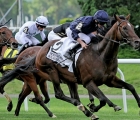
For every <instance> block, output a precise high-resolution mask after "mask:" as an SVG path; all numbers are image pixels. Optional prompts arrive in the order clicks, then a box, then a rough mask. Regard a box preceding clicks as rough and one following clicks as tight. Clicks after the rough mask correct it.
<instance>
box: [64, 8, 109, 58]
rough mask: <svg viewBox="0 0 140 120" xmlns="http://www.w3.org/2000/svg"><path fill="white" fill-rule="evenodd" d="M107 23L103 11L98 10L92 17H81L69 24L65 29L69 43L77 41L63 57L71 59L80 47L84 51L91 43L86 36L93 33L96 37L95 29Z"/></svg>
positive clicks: (106, 16)
mask: <svg viewBox="0 0 140 120" xmlns="http://www.w3.org/2000/svg"><path fill="white" fill-rule="evenodd" d="M107 22H109V16H108V13H107V12H106V11H104V10H98V11H97V12H96V13H95V14H94V16H83V17H80V18H77V19H76V20H74V21H73V22H71V24H70V27H69V28H68V29H67V36H68V37H69V39H71V41H77V43H76V44H75V45H74V46H73V47H72V48H71V49H69V50H68V51H66V53H65V54H64V56H65V57H66V58H68V59H71V58H72V55H73V53H75V52H76V50H77V49H78V48H80V47H82V48H85V49H86V48H87V46H88V45H87V44H89V43H90V41H91V39H90V37H89V36H88V35H89V34H90V33H94V35H95V36H96V35H97V29H98V28H101V27H103V26H104V24H106V23H107ZM79 43H80V44H79Z"/></svg>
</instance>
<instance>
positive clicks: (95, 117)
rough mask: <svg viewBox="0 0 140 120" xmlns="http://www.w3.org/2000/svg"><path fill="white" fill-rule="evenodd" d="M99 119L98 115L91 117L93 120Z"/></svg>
mask: <svg viewBox="0 0 140 120" xmlns="http://www.w3.org/2000/svg"><path fill="white" fill-rule="evenodd" d="M98 119H99V117H98V116H96V115H92V116H91V120H98Z"/></svg>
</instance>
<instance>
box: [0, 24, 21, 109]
mask: <svg viewBox="0 0 140 120" xmlns="http://www.w3.org/2000/svg"><path fill="white" fill-rule="evenodd" d="M17 47H18V43H17V41H16V40H15V38H14V37H13V35H12V31H11V30H10V29H8V27H7V26H4V25H0V69H1V68H2V66H3V65H4V64H7V63H8V64H9V63H13V62H14V61H15V60H16V59H10V58H8V59H7V58H3V56H4V53H5V50H6V49H7V48H11V49H17ZM1 70H2V69H1ZM1 70H0V71H1ZM1 72H2V71H1ZM1 94H3V95H4V96H5V97H6V99H7V100H8V102H9V104H8V106H12V101H11V99H10V97H9V96H8V94H7V93H6V92H1ZM7 109H9V108H8V107H7Z"/></svg>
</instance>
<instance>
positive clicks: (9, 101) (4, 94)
mask: <svg viewBox="0 0 140 120" xmlns="http://www.w3.org/2000/svg"><path fill="white" fill-rule="evenodd" d="M0 93H1V94H2V95H3V96H4V97H5V98H6V99H7V101H8V105H7V110H8V111H9V112H10V111H11V110H12V108H13V103H12V100H11V98H10V97H9V95H8V94H7V93H6V92H5V91H4V90H3V89H2V88H1V89H0Z"/></svg>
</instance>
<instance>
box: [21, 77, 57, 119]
mask: <svg viewBox="0 0 140 120" xmlns="http://www.w3.org/2000/svg"><path fill="white" fill-rule="evenodd" d="M22 79H23V80H24V81H26V82H27V84H28V85H29V86H30V88H31V90H32V91H33V93H34V95H35V98H36V100H37V102H38V104H40V105H41V106H42V107H43V108H44V109H45V111H46V112H47V113H48V115H49V116H50V117H52V118H54V117H56V116H55V115H54V114H53V113H52V112H51V111H50V110H49V109H48V108H47V107H46V106H45V104H44V102H43V100H42V97H41V95H40V94H39V90H38V88H37V83H36V80H35V78H34V76H33V74H29V75H26V76H24V77H23V76H22Z"/></svg>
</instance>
